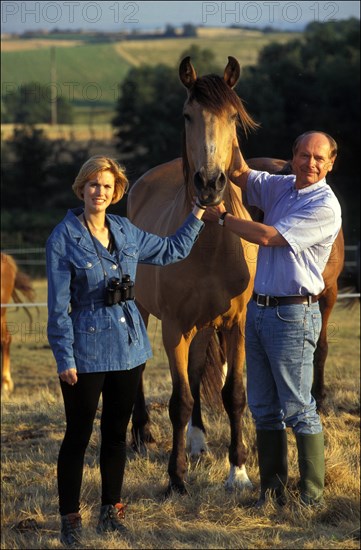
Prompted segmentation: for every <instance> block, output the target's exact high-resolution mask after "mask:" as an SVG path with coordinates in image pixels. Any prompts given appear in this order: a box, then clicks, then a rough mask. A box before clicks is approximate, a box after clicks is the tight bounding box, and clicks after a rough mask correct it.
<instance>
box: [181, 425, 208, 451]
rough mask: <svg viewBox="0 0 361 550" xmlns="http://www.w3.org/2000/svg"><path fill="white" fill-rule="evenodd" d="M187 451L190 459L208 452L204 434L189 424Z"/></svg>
mask: <svg viewBox="0 0 361 550" xmlns="http://www.w3.org/2000/svg"><path fill="white" fill-rule="evenodd" d="M186 445H187V450H188V452H189V454H190V456H191V457H194V456H199V455H202V454H204V453H207V452H208V446H207V443H206V438H205V435H204V432H203V431H202V430H201V429H200V428H197V427H195V426H192V424H191V423H190V422H189V424H188V429H187V439H186Z"/></svg>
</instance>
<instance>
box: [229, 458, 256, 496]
mask: <svg viewBox="0 0 361 550" xmlns="http://www.w3.org/2000/svg"><path fill="white" fill-rule="evenodd" d="M224 486H225V488H226V489H227V491H234V490H235V489H240V490H241V491H244V490H245V489H253V485H252V483H251V481H250V479H249V477H248V474H247V471H246V466H245V465H244V464H243V466H240V467H239V466H231V469H230V472H229V477H228V479H227V481H226V483H225V485H224Z"/></svg>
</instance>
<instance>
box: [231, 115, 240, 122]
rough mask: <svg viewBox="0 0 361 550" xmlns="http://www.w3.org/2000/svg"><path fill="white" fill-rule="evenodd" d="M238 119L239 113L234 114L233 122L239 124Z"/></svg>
mask: <svg viewBox="0 0 361 550" xmlns="http://www.w3.org/2000/svg"><path fill="white" fill-rule="evenodd" d="M238 119H239V116H238V113H234V114H233V115H231V122H237V120H238Z"/></svg>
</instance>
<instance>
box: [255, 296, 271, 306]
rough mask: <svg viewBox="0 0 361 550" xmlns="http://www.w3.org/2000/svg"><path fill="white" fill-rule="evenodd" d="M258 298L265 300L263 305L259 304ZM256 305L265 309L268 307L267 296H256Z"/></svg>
mask: <svg viewBox="0 0 361 550" xmlns="http://www.w3.org/2000/svg"><path fill="white" fill-rule="evenodd" d="M259 298H265V303H264V304H261V303H260V302H259V301H258V299H259ZM256 303H257V305H258V306H260V307H266V306H269V296H267V295H266V294H257V301H256Z"/></svg>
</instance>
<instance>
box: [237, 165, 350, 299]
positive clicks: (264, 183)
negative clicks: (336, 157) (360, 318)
mask: <svg viewBox="0 0 361 550" xmlns="http://www.w3.org/2000/svg"><path fill="white" fill-rule="evenodd" d="M295 181H296V177H295V176H294V175H290V176H282V175H280V176H278V175H271V174H269V173H268V172H258V171H256V170H252V171H251V173H250V174H249V176H248V180H247V200H248V202H249V204H250V205H252V206H257V207H258V208H260V209H261V210H263V212H264V220H263V222H264V223H265V224H266V225H271V226H273V227H275V228H276V229H277V230H278V231H279V233H280V234H281V235H282V236H283V237H284V238H285V239H286V241H287V242H288V245H287V246H272V247H266V246H260V247H259V252H258V259H257V272H256V278H255V283H254V290H255V292H256V293H257V294H266V295H269V296H293V295H307V294H314V295H317V294H319V293H320V292H322V290H323V289H324V281H323V278H322V272H323V270H324V268H325V266H326V263H327V260H328V258H329V256H330V253H331V248H332V244H333V242H334V240H335V238H336V237H337V234H338V232H339V230H340V228H341V207H340V204H339V202H338V200H337V198H336V196H335V194H334V193H333V191H332V189H331V188H330V186H329V185H328V184H327V183H326V180H325V179H323V180H321V181H319V182H317V183H315V184H313V185H310V186H309V187H306V188H304V189H300V190H297V189H296V188H295Z"/></svg>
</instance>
